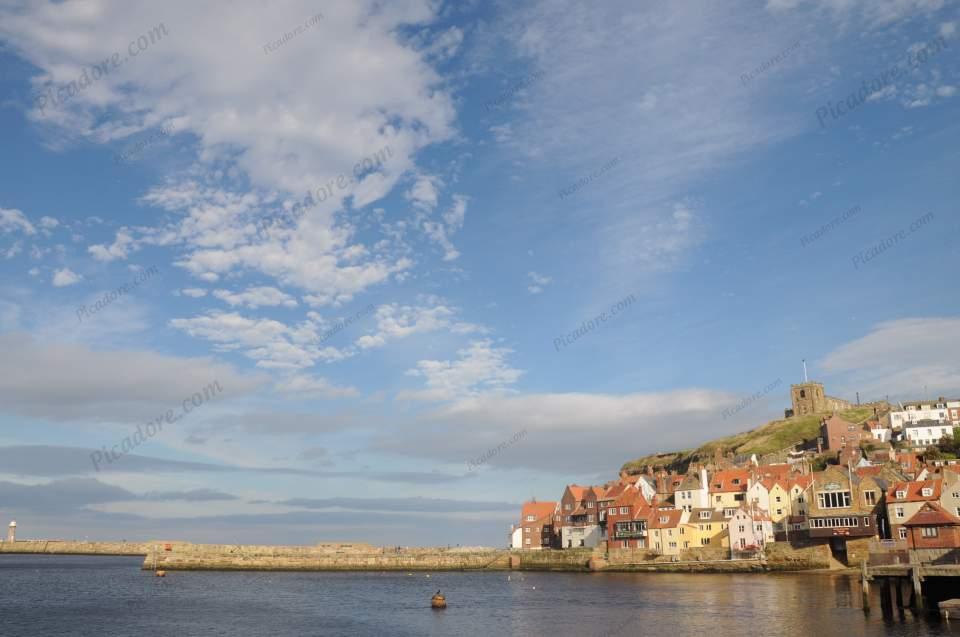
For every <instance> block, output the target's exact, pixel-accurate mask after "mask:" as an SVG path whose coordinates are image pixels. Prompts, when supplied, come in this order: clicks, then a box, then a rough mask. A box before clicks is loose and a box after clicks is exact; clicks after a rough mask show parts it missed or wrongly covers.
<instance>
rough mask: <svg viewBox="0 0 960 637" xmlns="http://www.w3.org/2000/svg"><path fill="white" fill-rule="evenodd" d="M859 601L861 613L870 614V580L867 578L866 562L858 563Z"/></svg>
mask: <svg viewBox="0 0 960 637" xmlns="http://www.w3.org/2000/svg"><path fill="white" fill-rule="evenodd" d="M860 599H861V601H862V603H863V612H865V613H869V612H870V578H869V577H867V561H866V560H863V561H861V562H860Z"/></svg>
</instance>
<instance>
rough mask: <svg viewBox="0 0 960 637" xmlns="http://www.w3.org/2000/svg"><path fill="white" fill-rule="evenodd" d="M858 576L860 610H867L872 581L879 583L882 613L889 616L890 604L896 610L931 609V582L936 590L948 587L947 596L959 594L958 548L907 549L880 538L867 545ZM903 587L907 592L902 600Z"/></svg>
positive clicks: (932, 599)
mask: <svg viewBox="0 0 960 637" xmlns="http://www.w3.org/2000/svg"><path fill="white" fill-rule="evenodd" d="M860 577H861V593H862V596H863V610H864V611H869V610H870V586H871V584H873V583H875V584H877V585H879V586H880V607H881V609H882V610H883V614H884V616H888V615H892V612H893V606H894V604H896V607H897V608H898V609H900V610H902V609H903V608H905V607H909V608H912V609H916V610H920V609H924V608H927V607H931V608H933V609H935V608H936V599H935V597H936V596H934V595H932V594H931V593H932V591H931V590H930V588H931V584H933V583H934V582H937V583H938V584H939V587H938V588H939V589H949V590H950V591H951V592H952V593H953V594H952V595H951V597H956V596H957V594H958V593H960V549H910V548H907V546H906V543H905V542H899V541H894V540H880V541H878V542H876V543H874V544H873V545H871V547H870V558H869V560H864V561H863V562H862V564H861V575H860ZM904 589H906V593H907V594H909V601H907V602H906V603H904V600H905V595H904ZM891 595H892V598H891ZM931 602H933V603H932V604H931Z"/></svg>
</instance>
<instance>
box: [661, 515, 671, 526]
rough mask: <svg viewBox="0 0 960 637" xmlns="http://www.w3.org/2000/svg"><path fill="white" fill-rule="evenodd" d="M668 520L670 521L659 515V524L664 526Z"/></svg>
mask: <svg viewBox="0 0 960 637" xmlns="http://www.w3.org/2000/svg"><path fill="white" fill-rule="evenodd" d="M669 519H670V518H668V517H667V516H665V515H661V516H660V524H666V523H667V520H669Z"/></svg>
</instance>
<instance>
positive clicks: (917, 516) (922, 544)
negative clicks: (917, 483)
mask: <svg viewBox="0 0 960 637" xmlns="http://www.w3.org/2000/svg"><path fill="white" fill-rule="evenodd" d="M902 528H905V529H907V531H908V532H907V537H906V540H907V546H908V547H910V548H912V549H950V548H960V518H958V517H957V516H955V515H953V514H951V513H948V512H947V511H946V510H945V509H944V508H943V507H942V506H940V505H939V504H937V503H936V502H924V503H923V504H921V505H920V508H919V509H918V510H917V512H916V513H914V514H913V516H912V517H911V518H910V519H909V520H907V521H906V522H904V523H903V527H902Z"/></svg>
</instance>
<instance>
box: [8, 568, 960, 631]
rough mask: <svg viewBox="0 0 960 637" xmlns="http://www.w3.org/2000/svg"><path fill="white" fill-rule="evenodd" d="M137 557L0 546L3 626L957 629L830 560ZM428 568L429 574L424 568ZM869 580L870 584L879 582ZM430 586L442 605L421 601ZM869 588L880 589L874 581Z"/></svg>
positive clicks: (23, 628) (64, 628) (155, 628)
mask: <svg viewBox="0 0 960 637" xmlns="http://www.w3.org/2000/svg"><path fill="white" fill-rule="evenodd" d="M141 564H142V558H139V557H85V556H51V555H0V635H2V636H3V637H38V636H44V637H45V636H54V635H56V636H60V635H70V636H74V635H76V636H91V637H92V636H94V635H96V636H98V637H102V636H127V635H130V636H134V635H135V636H137V637H142V636H143V635H149V636H150V637H166V636H171V637H172V636H177V637H186V636H193V635H224V636H230V637H247V636H251V637H253V636H257V637H261V636H264V635H269V636H271V637H287V636H294V635H296V636H301V635H324V636H327V635H358V636H368V635H369V636H373V635H376V636H378V637H379V636H384V635H400V636H408V635H409V636H421V635H451V636H466V635H524V636H526V635H530V636H550V637H560V636H565V635H577V636H579V637H591V636H601V635H602V636H605V637H607V636H609V637H613V636H615V635H624V636H626V635H660V636H662V637H687V636H688V635H689V636H694V635H695V636H697V637H720V636H726V635H735V636H737V637H744V636H747V635H764V636H766V635H777V636H794V635H796V636H798V637H800V636H802V637H825V636H827V635H843V636H844V637H857V636H861V635H863V636H873V635H893V636H897V637H913V636H916V637H920V636H923V635H952V634H956V635H960V622H951V623H947V622H945V621H942V620H940V619H939V618H938V617H937V616H936V615H928V614H922V615H914V614H913V613H912V612H911V611H909V610H907V611H906V612H905V613H904V615H903V616H902V617H900V616H895V617H894V618H893V619H892V620H891V619H887V620H885V619H884V618H883V617H882V616H881V613H880V610H879V609H880V603H879V600H878V599H876V600H874V602H873V607H874V609H876V610H874V611H873V612H871V613H870V614H868V615H865V614H864V613H863V611H862V610H861V608H860V588H859V582H858V580H857V579H856V578H855V577H851V576H848V575H835V574H828V573H816V574H814V573H797V574H757V575H695V574H676V575H672V574H615V573H599V574H587V573H519V572H512V573H507V572H490V573H476V572H473V573H461V572H444V573H431V574H427V573H414V574H411V575H408V574H406V573H282V572H208V571H205V572H186V571H174V572H169V573H168V574H167V577H165V578H156V577H153V576H152V573H150V572H145V571H141V570H140V566H141ZM428 575H429V577H428ZM875 588H877V587H875ZM438 589H440V590H442V591H443V593H444V594H445V595H446V598H447V603H448V607H447V609H446V610H443V611H432V610H431V609H430V597H431V595H433V594H434V593H435V592H436V591H437V590H438ZM875 594H876V593H875Z"/></svg>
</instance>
